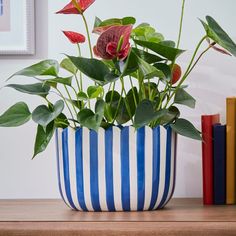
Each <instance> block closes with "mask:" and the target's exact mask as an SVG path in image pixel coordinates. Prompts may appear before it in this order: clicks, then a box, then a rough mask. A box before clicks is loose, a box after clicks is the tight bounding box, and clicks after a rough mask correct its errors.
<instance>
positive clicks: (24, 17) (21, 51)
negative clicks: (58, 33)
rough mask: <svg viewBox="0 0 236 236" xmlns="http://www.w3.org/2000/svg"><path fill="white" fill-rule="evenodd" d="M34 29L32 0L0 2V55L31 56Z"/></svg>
mask: <svg viewBox="0 0 236 236" xmlns="http://www.w3.org/2000/svg"><path fill="white" fill-rule="evenodd" d="M34 28H35V20H34V0H0V55H33V54H34V53H35V29H34Z"/></svg>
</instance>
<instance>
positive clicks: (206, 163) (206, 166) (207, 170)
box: [202, 114, 220, 205]
mask: <svg viewBox="0 0 236 236" xmlns="http://www.w3.org/2000/svg"><path fill="white" fill-rule="evenodd" d="M217 123H220V115H219V114H215V115H203V116H202V139H203V142H202V175H203V203H204V205H212V204H214V189H213V186H214V182H213V125H214V124H217Z"/></svg>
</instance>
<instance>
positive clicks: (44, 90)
mask: <svg viewBox="0 0 236 236" xmlns="http://www.w3.org/2000/svg"><path fill="white" fill-rule="evenodd" d="M6 87H8V88H13V89H15V90H17V91H19V92H21V93H27V94H31V95H39V96H42V97H46V96H47V95H48V93H49V90H50V87H49V86H48V85H47V84H43V83H36V84H26V85H21V84H8V85H6Z"/></svg>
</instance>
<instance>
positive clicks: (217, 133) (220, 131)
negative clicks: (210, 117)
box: [213, 124, 226, 205]
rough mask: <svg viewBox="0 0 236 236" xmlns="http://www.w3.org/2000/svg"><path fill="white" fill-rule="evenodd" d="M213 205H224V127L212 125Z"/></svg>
mask: <svg viewBox="0 0 236 236" xmlns="http://www.w3.org/2000/svg"><path fill="white" fill-rule="evenodd" d="M213 163H214V168H213V169H214V171H213V173H214V176H213V179H214V204H216V205H223V204H225V203H226V125H221V124H216V125H213Z"/></svg>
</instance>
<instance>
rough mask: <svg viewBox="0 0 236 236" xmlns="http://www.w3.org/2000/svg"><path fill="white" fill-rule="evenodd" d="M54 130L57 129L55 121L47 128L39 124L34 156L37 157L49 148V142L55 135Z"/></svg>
mask: <svg viewBox="0 0 236 236" xmlns="http://www.w3.org/2000/svg"><path fill="white" fill-rule="evenodd" d="M54 131H55V126H54V122H51V123H50V124H49V125H48V126H47V127H46V129H44V128H43V127H42V126H41V125H38V128H37V134H36V138H35V144H34V154H33V158H35V157H36V156H37V155H38V154H39V153H41V152H43V151H44V150H45V149H46V148H47V146H48V144H49V142H50V141H51V139H52V137H53V134H54Z"/></svg>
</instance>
